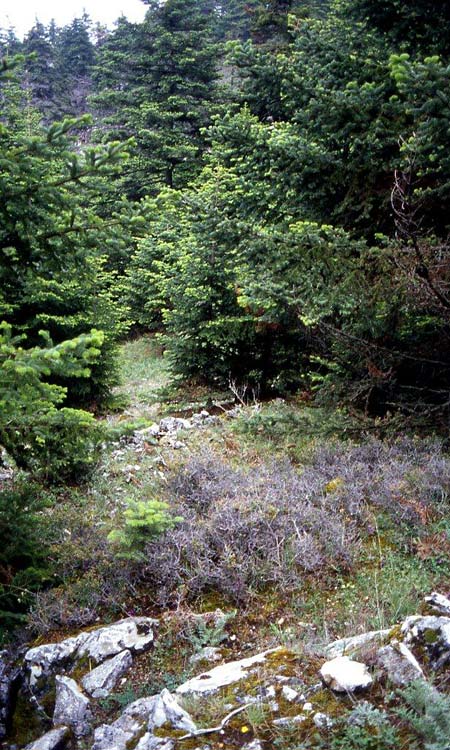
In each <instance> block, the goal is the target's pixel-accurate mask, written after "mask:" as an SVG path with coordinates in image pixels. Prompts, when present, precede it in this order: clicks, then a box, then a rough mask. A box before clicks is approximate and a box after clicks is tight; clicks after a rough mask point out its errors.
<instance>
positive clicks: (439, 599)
mask: <svg viewBox="0 0 450 750" xmlns="http://www.w3.org/2000/svg"><path fill="white" fill-rule="evenodd" d="M425 602H426V603H427V604H428V606H429V607H431V608H432V609H433V610H435V612H437V614H439V615H447V616H450V599H449V598H448V597H447V596H443V594H438V592H437V591H433V593H432V594H430V596H426V597H425Z"/></svg>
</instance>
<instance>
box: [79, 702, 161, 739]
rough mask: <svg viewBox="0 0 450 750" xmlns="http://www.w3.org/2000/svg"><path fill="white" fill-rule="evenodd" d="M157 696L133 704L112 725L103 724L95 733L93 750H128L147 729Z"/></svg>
mask: <svg viewBox="0 0 450 750" xmlns="http://www.w3.org/2000/svg"><path fill="white" fill-rule="evenodd" d="M154 698H155V696H151V697H150V698H140V699H139V700H137V701H134V702H133V703H131V704H130V705H129V706H127V708H126V709H125V711H124V712H123V713H122V714H121V716H119V718H118V719H117V720H116V721H114V722H113V723H112V724H102V725H101V726H100V727H97V729H96V730H95V732H94V744H93V746H92V750H128V748H129V747H130V744H131V743H132V742H133V740H137V738H138V737H139V735H142V732H143V731H145V730H146V729H147V721H148V716H149V713H150V710H151V707H152V705H153V702H154Z"/></svg>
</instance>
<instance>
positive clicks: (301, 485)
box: [0, 341, 450, 750]
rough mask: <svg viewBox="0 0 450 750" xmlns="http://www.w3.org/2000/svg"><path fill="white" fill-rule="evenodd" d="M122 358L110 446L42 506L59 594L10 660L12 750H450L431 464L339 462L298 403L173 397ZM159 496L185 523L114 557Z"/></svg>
mask: <svg viewBox="0 0 450 750" xmlns="http://www.w3.org/2000/svg"><path fill="white" fill-rule="evenodd" d="M127 347H128V348H127V350H126V352H127V353H126V362H125V363H124V371H125V374H126V384H125V385H124V386H123V389H122V394H121V393H119V394H118V395H119V396H121V395H123V393H126V394H127V395H128V397H129V399H130V401H129V403H128V404H127V405H125V406H124V407H123V409H122V411H119V412H116V413H115V414H114V415H111V416H110V417H108V422H109V424H110V425H111V426H112V428H113V429H114V430H117V437H116V438H115V439H114V440H113V441H112V443H111V444H110V445H108V447H107V448H106V449H105V455H104V458H103V460H102V462H101V464H100V465H99V467H98V471H97V472H96V475H95V476H94V478H93V479H92V480H91V482H90V484H89V485H87V486H86V488H85V489H84V490H83V492H82V493H80V492H79V491H78V490H77V491H76V493H72V494H71V493H69V494H67V491H66V494H65V496H62V497H61V498H60V499H59V503H58V504H53V505H52V517H51V519H50V520H51V526H52V529H56V530H57V531H56V532H54V537H53V539H54V541H53V546H52V554H53V555H54V556H55V558H56V559H57V561H58V577H59V578H62V579H63V580H64V584H63V585H59V586H56V587H54V588H50V589H48V590H47V591H44V592H42V593H40V594H39V595H38V596H37V597H36V601H35V604H34V607H33V609H32V611H31V614H30V627H31V629H32V630H31V632H32V635H30V636H29V637H27V642H26V643H24V644H23V645H18V644H17V643H14V642H13V643H11V644H9V645H7V646H6V647H5V649H4V650H3V651H2V652H1V655H0V737H2V738H3V744H1V740H0V744H1V747H2V748H5V750H6V749H7V750H19V749H20V750H22V748H27V750H156V748H158V750H178V748H180V749H181V750H184V748H187V749H189V750H191V749H192V748H195V749H198V750H224V748H225V749H226V748H245V750H277V749H278V748H283V749H286V750H306V748H315V747H317V748H330V750H344V748H345V750H347V749H349V750H352V749H353V750H358V749H359V748H365V749H366V750H389V748H405V749H406V748H408V750H410V749H413V748H415V749H417V750H421V749H422V748H424V749H425V750H448V748H449V747H450V719H449V718H448V717H449V716H450V701H449V699H448V697H447V694H448V692H449V691H450V666H449V665H450V600H449V599H448V598H447V596H448V590H447V584H448V570H449V565H450V541H449V539H450V534H449V532H450V529H449V521H448V517H449V515H448V493H449V491H450V462H449V460H448V458H447V456H446V455H445V453H444V452H443V451H442V448H441V446H440V445H438V444H437V443H433V442H429V441H428V442H427V441H424V440H422V439H418V438H416V437H414V436H412V437H408V438H405V437H403V436H402V438H401V440H398V439H394V440H392V441H382V440H378V439H375V438H372V437H370V438H364V439H363V440H362V441H361V442H356V441H348V439H347V438H346V442H343V441H342V434H343V432H345V429H347V427H345V428H341V435H340V437H339V439H337V440H336V439H334V438H333V439H332V441H331V442H330V438H329V425H328V424H327V425H325V427H326V431H327V435H326V436H325V437H324V436H323V435H322V434H319V435H318V434H317V432H316V429H315V428H316V421H317V420H318V419H319V421H320V429H321V430H322V429H323V427H324V425H323V417H322V416H320V417H319V418H318V416H317V414H318V412H317V411H315V410H308V409H305V408H304V407H303V405H302V404H298V403H295V402H293V403H290V404H285V403H284V402H282V401H276V402H273V403H272V404H270V403H269V404H265V405H261V404H255V403H254V404H252V405H249V406H246V407H245V406H244V405H243V404H242V403H239V394H234V397H230V396H227V394H211V393H208V392H206V391H202V389H197V390H195V389H193V390H191V391H190V392H186V391H185V392H184V393H183V394H182V395H180V394H179V393H177V392H172V393H171V394H170V396H169V397H167V395H166V396H164V393H163V391H164V388H167V382H168V381H167V374H166V372H165V370H164V366H163V364H162V363H161V358H160V356H159V355H158V356H155V351H154V349H153V348H152V345H151V342H150V343H148V342H146V341H144V342H142V341H141V342H132V343H131V344H130V345H127ZM236 396H237V398H236ZM315 420H316V421H315ZM334 429H335V425H334V424H333V425H331V430H334ZM149 493H150V494H149ZM155 496H156V497H158V498H161V499H162V500H164V501H165V502H167V503H168V504H169V505H170V506H171V507H172V505H173V512H174V513H177V514H179V515H180V518H182V519H183V520H182V522H180V523H178V524H176V525H175V527H174V528H173V529H169V531H168V532H167V533H165V534H164V535H162V536H161V537H158V538H157V539H154V540H152V541H150V542H149V543H148V544H147V545H146V546H145V547H142V548H139V550H138V553H139V554H138V555H137V557H136V559H134V560H131V561H127V560H123V559H121V558H120V557H117V556H116V553H115V551H114V549H113V548H111V545H110V544H108V541H107V540H108V533H109V532H110V530H111V528H112V529H114V528H116V527H117V525H118V524H119V523H120V522H121V518H122V514H123V511H124V509H126V508H127V507H129V504H130V503H132V502H133V501H136V500H139V499H141V498H148V497H150V498H151V499H152V498H153V497H155ZM433 589H435V593H432V594H431V593H430V592H431V591H433ZM437 591H440V592H442V593H436V592H437ZM425 595H426V596H425ZM118 612H121V613H122V614H121V615H120V616H118V614H117V613H118ZM33 633H34V634H33ZM36 635H37V637H36ZM31 639H33V640H31Z"/></svg>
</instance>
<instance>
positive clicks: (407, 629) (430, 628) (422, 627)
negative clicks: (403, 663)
mask: <svg viewBox="0 0 450 750" xmlns="http://www.w3.org/2000/svg"><path fill="white" fill-rule="evenodd" d="M402 634H403V636H404V640H405V643H407V644H410V645H412V646H415V645H420V646H422V647H424V648H425V649H426V652H427V654H428V657H429V659H430V664H431V666H432V668H433V669H440V668H441V667H443V666H444V665H446V664H447V663H448V662H450V617H437V616H434V615H430V616H428V617H421V616H420V615H414V616H412V617H407V618H406V620H405V621H404V623H403V625H402Z"/></svg>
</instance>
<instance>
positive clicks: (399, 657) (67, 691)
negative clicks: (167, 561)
mask: <svg viewBox="0 0 450 750" xmlns="http://www.w3.org/2000/svg"><path fill="white" fill-rule="evenodd" d="M449 604H450V603H449V600H448V599H446V597H443V596H442V595H439V594H436V593H433V594H432V595H431V596H430V597H427V600H426V602H425V610H424V611H426V612H430V610H431V611H433V612H436V614H426V615H419V614H418V615H414V616H411V617H408V618H406V619H405V621H404V622H403V623H402V624H401V625H396V626H395V627H394V628H393V629H392V630H381V631H371V632H368V633H363V634H360V635H358V636H355V637H352V638H344V639H341V640H339V641H335V642H333V643H331V644H329V646H327V647H326V648H325V649H323V651H322V660H323V661H322V663H321V662H320V661H318V656H317V653H316V654H315V655H309V656H308V654H307V653H306V652H305V653H303V654H302V656H301V657H300V656H299V655H298V654H296V653H295V652H293V651H291V650H289V649H287V648H284V647H280V648H272V649H268V650H266V651H262V652H260V653H256V654H254V655H252V656H248V657H246V658H243V659H236V660H233V661H224V663H221V664H218V665H217V666H215V667H213V668H212V669H209V671H203V672H200V673H197V674H195V670H196V669H198V667H197V662H196V660H195V659H192V660H191V662H190V669H191V670H193V671H194V676H193V677H191V678H190V679H188V680H186V681H184V682H181V684H179V685H178V687H176V688H174V689H173V691H172V692H171V691H169V690H167V689H164V690H162V691H161V692H158V693H156V694H154V695H151V696H149V697H143V698H139V699H138V700H133V701H132V702H131V703H130V704H129V705H128V706H126V707H125V708H124V709H122V710H121V711H120V712H116V713H115V715H114V718H113V719H112V720H109V721H106V722H105V720H103V723H101V720H99V719H98V718H97V719H96V718H95V717H96V716H97V717H98V716H99V715H100V716H101V714H99V713H98V710H97V709H98V707H99V703H98V702H97V701H101V699H103V698H105V697H107V696H108V695H110V694H111V691H113V690H114V689H115V688H116V687H117V685H118V683H119V681H120V682H122V681H123V680H124V679H127V680H130V681H132V678H133V670H134V669H135V666H136V665H135V661H136V660H138V659H139V658H140V654H142V652H144V651H146V650H147V649H148V648H150V647H151V646H152V644H153V640H154V637H155V628H156V625H157V622H156V621H155V620H153V619H151V618H142V617H137V618H126V619H124V620H120V621H119V622H117V623H113V624H112V625H109V626H105V627H99V628H96V629H94V630H89V631H85V632H82V633H79V634H78V635H76V636H73V637H71V638H66V639H64V640H63V641H61V642H59V643H48V644H45V645H42V646H36V647H34V648H31V649H29V650H28V651H26V653H25V657H24V659H23V660H22V661H20V660H17V661H18V662H20V663H16V662H14V661H12V662H11V661H8V658H7V655H6V654H5V653H2V654H0V697H1V698H2V700H3V704H2V706H1V707H0V721H1V722H3V726H4V727H5V728H6V724H7V723H8V720H9V714H8V706H9V705H10V704H11V702H12V696H13V694H14V695H15V693H16V692H17V690H16V687H17V684H16V683H17V680H20V679H22V680H23V683H24V689H23V692H22V701H23V700H24V697H25V695H27V696H30V697H31V700H32V701H34V705H35V706H38V707H39V706H40V705H41V704H45V707H46V712H47V716H49V715H50V716H53V724H54V728H53V729H52V730H51V731H48V729H49V727H48V720H47V719H45V721H43V725H42V732H41V735H42V736H41V737H40V738H36V737H35V738H34V741H33V742H31V744H29V745H27V746H26V750H81V748H83V750H84V748H89V750H175V747H176V745H177V742H176V739H175V738H176V737H177V738H178V739H179V738H180V736H183V737H184V738H186V737H187V738H192V740H193V742H194V741H195V742H198V745H196V747H198V748H203V747H206V744H204V743H203V741H202V740H203V735H214V734H215V735H217V734H220V736H221V741H222V739H223V738H224V737H225V740H224V743H225V744H224V746H225V747H226V732H227V728H228V726H230V731H231V732H236V725H235V726H234V728H233V726H232V720H233V721H234V720H235V719H236V717H238V716H239V715H240V714H241V713H242V712H243V711H247V710H251V709H250V708H249V707H251V706H253V707H254V710H255V711H261V712H263V715H264V725H265V726H266V727H267V726H269V725H273V726H274V727H276V728H277V729H276V731H278V732H280V731H289V727H291V726H294V727H295V731H296V732H300V733H301V732H305V733H307V732H311V731H320V732H329V731H331V730H332V727H333V726H334V723H335V718H334V716H333V712H332V711H328V709H327V705H328V701H327V698H326V696H327V695H329V700H330V705H336V702H337V703H338V704H339V705H340V706H341V708H340V710H343V708H342V705H343V704H342V695H343V694H346V693H347V694H351V695H352V696H353V697H352V701H353V703H355V702H356V703H357V705H361V707H362V709H363V713H364V711H369V713H370V711H375V713H376V711H377V710H378V709H376V707H374V706H372V705H371V703H370V701H371V700H375V701H376V696H377V694H379V689H380V688H381V689H383V686H384V685H387V686H389V685H391V686H393V687H397V686H398V687H402V688H403V687H405V686H406V685H408V684H409V683H410V682H412V681H416V680H418V679H419V680H426V679H427V675H429V674H431V673H432V672H433V671H436V670H439V669H442V668H444V667H446V666H447V665H448V664H449V663H450V615H448V616H447V614H445V613H446V608H447V607H448V606H449ZM222 616H223V613H222ZM208 649H209V650H208ZM226 653H227V648H226V647H225V648H223V649H222V648H221V649H218V648H212V647H207V648H205V649H204V650H203V651H201V652H200V655H199V656H200V658H201V659H202V660H206V659H208V658H210V659H212V660H216V659H219V660H223V659H224V654H226ZM145 658H146V659H147V662H146V664H147V669H148V664H151V655H150V657H149V656H147V657H145ZM308 659H314V662H312V664H314V666H313V667H312V666H311V664H310V665H309V666H308ZM138 673H139V671H138ZM124 675H126V677H124ZM312 675H314V676H312ZM319 676H320V678H321V681H320V682H318V681H317V679H318V677H319ZM12 683H14V685H15V686H14V689H13V688H12ZM52 685H53V686H54V687H55V697H54V706H53V705H52V704H51V698H50V696H51V695H52V691H51V690H50V686H52ZM134 685H136V681H135V682H134ZM324 685H325V686H326V687H324ZM373 685H378V687H377V690H376V691H373V690H372V686H373ZM30 688H31V690H30ZM434 689H435V688H434ZM46 691H47V692H46ZM360 692H361V693H362V695H363V696H364V700H362V701H361V700H360V698H359V693H360ZM214 696H218V699H217V698H215V697H214ZM339 696H340V697H339ZM185 700H187V701H188V703H187V704H186V705H183V701H185ZM49 701H50V702H49ZM209 701H211V702H212V704H213V703H214V701H216V702H217V705H218V706H222V716H221V718H220V720H219V723H218V724H217V725H216V726H211V727H209V728H202V729H198V728H197V726H196V721H195V720H194V718H193V716H191V714H190V713H189V711H192V713H193V715H194V716H197V715H201V714H202V707H205V706H206V708H207V707H208V705H209V703H208V702H209ZM333 701H334V704H333ZM49 706H50V708H49ZM191 706H192V708H191ZM196 706H197V712H196V711H195V707H196ZM199 707H200V709H199ZM365 707H366V708H365ZM32 708H33V704H32V703H30V711H31V710H32ZM349 715H350V714H349ZM247 723H248V722H247ZM0 726H1V725H0ZM237 726H238V728H239V724H238V725H237ZM242 729H243V730H245V732H247V731H250V730H249V728H248V726H245V725H243V726H242ZM274 731H275V730H274ZM36 734H37V731H36ZM231 736H232V735H231ZM305 736H308V735H307V734H306V735H305ZM207 744H208V743H207ZM245 747H247V748H248V750H253V748H255V749H257V748H259V749H260V748H261V743H260V740H259V738H258V737H252V738H251V742H248V743H247V745H245Z"/></svg>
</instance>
